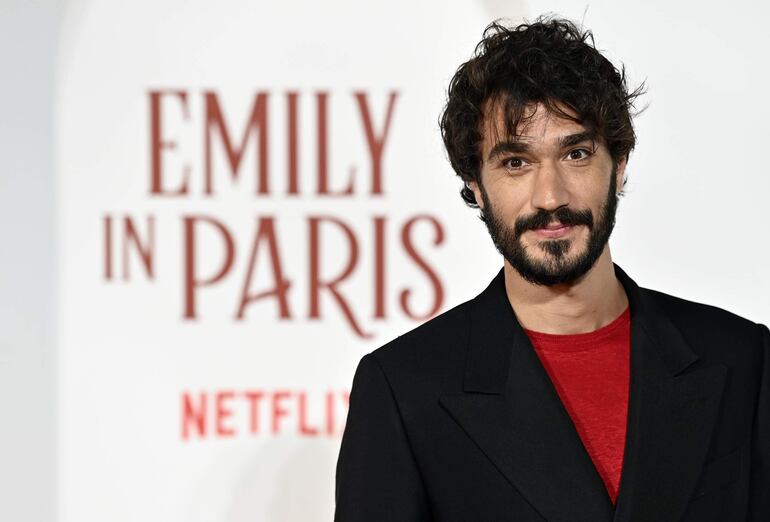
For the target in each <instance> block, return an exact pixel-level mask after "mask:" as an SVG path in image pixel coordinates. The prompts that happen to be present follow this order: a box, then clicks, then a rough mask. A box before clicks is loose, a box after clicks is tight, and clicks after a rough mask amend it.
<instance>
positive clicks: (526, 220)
mask: <svg viewBox="0 0 770 522" xmlns="http://www.w3.org/2000/svg"><path fill="white" fill-rule="evenodd" d="M553 221H558V222H559V223H561V224H562V225H586V226H587V227H588V228H589V229H591V228H593V226H594V215H593V212H591V210H589V209H585V210H572V209H571V208H568V207H560V208H557V209H556V210H555V211H553V212H548V211H547V210H539V211H538V212H536V213H535V214H532V215H531V216H525V217H523V218H519V219H517V220H516V224H515V225H514V232H515V234H516V236H517V237H518V236H520V235H521V234H523V233H524V232H526V231H527V230H536V229H538V228H544V227H546V226H548V224H549V223H551V222H553Z"/></svg>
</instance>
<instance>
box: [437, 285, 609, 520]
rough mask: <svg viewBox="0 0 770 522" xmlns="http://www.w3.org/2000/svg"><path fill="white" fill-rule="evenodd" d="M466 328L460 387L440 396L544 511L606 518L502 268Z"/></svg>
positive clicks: (601, 495)
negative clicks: (512, 300) (507, 290)
mask: <svg viewBox="0 0 770 522" xmlns="http://www.w3.org/2000/svg"><path fill="white" fill-rule="evenodd" d="M470 328H471V336H470V339H471V342H470V345H469V347H468V354H467V360H466V368H465V377H464V383H463V390H464V392H465V393H463V394H460V395H445V396H443V397H441V399H440V403H441V404H442V405H443V407H444V408H445V409H446V410H447V411H448V412H449V414H450V415H451V416H452V417H453V418H454V419H455V421H456V422H457V423H458V424H459V425H460V426H461V427H462V428H463V429H464V430H465V431H466V433H467V434H468V436H469V437H470V438H471V439H473V440H474V442H475V443H476V444H477V445H478V447H479V448H480V449H481V451H483V452H484V454H485V455H486V456H487V457H488V458H489V459H490V460H491V461H492V463H493V464H494V465H495V466H496V467H497V469H498V470H499V471H500V472H501V474H502V475H503V476H504V477H505V478H506V479H507V480H508V481H509V482H510V483H511V485H512V486H513V487H515V488H516V489H517V490H518V491H519V493H520V494H521V495H522V496H523V497H524V498H525V499H527V501H528V502H529V503H530V504H531V505H532V506H533V508H534V509H535V510H536V511H538V513H540V515H541V516H542V517H543V518H544V519H546V520H549V521H554V522H560V521H565V522H566V521H569V522H580V521H586V522H588V521H590V522H610V521H611V520H612V516H613V507H612V503H611V502H610V498H609V496H608V495H607V492H606V489H605V487H604V483H603V482H602V479H601V477H600V476H599V474H598V473H597V471H596V468H595V467H594V465H593V463H592V461H591V459H590V457H589V456H588V453H587V452H586V450H585V448H584V446H583V443H582V441H581V440H580V436H579V435H578V434H577V431H576V430H575V427H574V424H573V423H572V420H571V419H570V417H569V414H568V413H567V411H566V410H565V409H564V406H563V405H562V403H561V400H560V399H559V396H558V394H557V392H556V390H555V389H554V387H553V385H552V384H551V381H550V379H549V377H548V374H547V373H546V371H545V369H544V368H543V366H542V364H541V363H540V360H539V359H538V357H537V355H536V354H535V352H534V350H533V348H532V345H531V343H530V341H529V338H528V337H527V335H526V333H525V332H524V331H523V330H522V328H521V326H520V325H519V323H518V321H517V320H516V317H515V314H514V312H513V309H512V308H511V305H510V302H509V301H508V297H507V295H506V293H505V282H504V276H503V271H502V270H501V271H500V272H499V273H498V275H497V277H495V279H494V280H493V281H492V283H490V285H489V286H488V287H487V289H486V290H484V292H482V293H481V294H480V295H479V296H478V297H477V298H476V299H475V302H474V304H473V307H472V312H471V325H470Z"/></svg>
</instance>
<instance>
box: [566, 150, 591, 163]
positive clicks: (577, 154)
mask: <svg viewBox="0 0 770 522" xmlns="http://www.w3.org/2000/svg"><path fill="white" fill-rule="evenodd" d="M591 154H593V151H591V150H589V149H585V148H580V149H572V150H571V151H569V152H568V153H567V158H569V159H571V160H575V161H579V160H584V159H587V158H588V157H590V156H591Z"/></svg>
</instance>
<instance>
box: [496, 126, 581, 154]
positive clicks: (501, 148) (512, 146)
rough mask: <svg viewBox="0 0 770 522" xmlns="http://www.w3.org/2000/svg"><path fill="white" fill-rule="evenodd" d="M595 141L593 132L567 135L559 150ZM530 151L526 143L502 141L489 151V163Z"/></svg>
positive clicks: (560, 139)
mask: <svg viewBox="0 0 770 522" xmlns="http://www.w3.org/2000/svg"><path fill="white" fill-rule="evenodd" d="M594 140H596V131H592V130H586V131H583V132H577V133H575V134H567V135H565V136H561V137H560V138H559V148H562V149H564V148H567V147H572V146H573V145H577V144H578V143H583V142H584V141H594ZM529 150H530V147H529V144H527V142H524V141H501V142H498V143H497V144H496V145H495V146H494V147H492V150H490V151H489V155H488V156H487V161H492V160H493V159H494V158H495V157H497V156H499V155H501V154H505V153H511V152H514V153H515V152H529Z"/></svg>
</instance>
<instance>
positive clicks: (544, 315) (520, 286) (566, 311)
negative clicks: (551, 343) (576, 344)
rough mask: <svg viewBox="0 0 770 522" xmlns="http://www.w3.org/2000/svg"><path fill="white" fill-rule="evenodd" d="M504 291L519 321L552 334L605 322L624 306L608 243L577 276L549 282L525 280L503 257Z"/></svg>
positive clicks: (580, 330)
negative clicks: (561, 281)
mask: <svg viewBox="0 0 770 522" xmlns="http://www.w3.org/2000/svg"><path fill="white" fill-rule="evenodd" d="M504 275H505V291H506V294H507V295H508V301H509V302H510V303H511V307H513V310H514V312H515V314H516V318H517V319H518V321H519V324H521V326H522V327H523V328H526V329H527V330H534V331H537V332H545V333H552V334H576V333H584V332H592V331H594V330H596V329H598V328H601V327H602V326H604V325H606V324H609V323H610V322H612V321H613V320H614V319H615V318H617V317H618V316H619V315H620V314H621V313H622V312H623V311H624V310H625V309H626V307H627V306H628V297H627V296H626V292H625V290H624V288H623V285H622V284H621V283H620V281H618V279H617V278H616V277H615V268H614V267H613V265H612V257H611V255H610V249H609V245H608V246H605V248H604V251H603V252H602V254H601V256H599V259H597V260H596V263H594V266H593V267H591V269H590V270H589V271H588V272H587V273H586V274H585V275H584V276H583V277H581V278H580V279H578V280H576V281H574V282H572V283H565V284H560V285H553V286H543V285H535V284H533V283H530V282H529V281H526V280H525V279H523V278H522V277H521V275H519V273H518V272H517V271H516V270H515V269H514V268H513V267H512V266H511V265H510V264H509V263H508V261H505V267H504Z"/></svg>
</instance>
